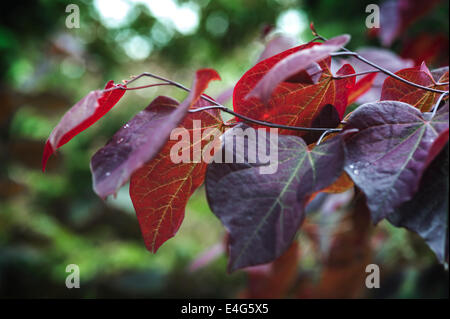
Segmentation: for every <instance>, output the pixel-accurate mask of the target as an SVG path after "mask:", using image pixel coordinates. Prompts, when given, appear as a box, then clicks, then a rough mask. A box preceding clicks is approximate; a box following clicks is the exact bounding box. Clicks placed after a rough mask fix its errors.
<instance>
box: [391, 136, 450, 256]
mask: <svg viewBox="0 0 450 319" xmlns="http://www.w3.org/2000/svg"><path fill="white" fill-rule="evenodd" d="M448 191H449V188H448V144H447V146H446V147H444V149H443V150H442V152H441V153H440V154H439V155H438V156H437V157H436V158H435V159H434V161H433V162H432V163H431V164H430V167H428V169H427V170H426V171H425V173H424V174H423V177H422V180H421V182H420V187H419V190H418V191H417V193H416V195H414V197H413V199H412V200H410V201H408V202H406V203H404V204H403V205H401V206H400V207H399V208H397V209H396V210H395V212H394V213H392V214H390V215H389V216H388V218H387V219H388V220H389V221H390V222H391V223H392V224H393V225H395V226H397V227H405V228H407V229H409V230H411V231H414V232H416V233H417V234H419V235H420V236H421V237H422V238H423V239H424V240H425V241H426V243H427V244H428V246H430V248H431V249H432V250H433V251H434V253H435V254H436V257H437V258H438V260H439V261H440V262H441V263H448Z"/></svg>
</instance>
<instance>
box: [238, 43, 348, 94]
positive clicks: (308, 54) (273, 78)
mask: <svg viewBox="0 0 450 319" xmlns="http://www.w3.org/2000/svg"><path fill="white" fill-rule="evenodd" d="M349 40H350V36H348V35H341V36H338V37H335V38H332V39H330V40H328V41H325V42H324V43H323V44H321V45H315V46H311V47H309V48H303V49H302V50H299V51H298V52H296V53H293V54H290V55H289V56H287V57H286V58H284V59H282V60H280V61H279V62H278V63H276V64H275V65H274V66H273V68H271V69H270V70H269V71H268V72H267V73H266V74H264V75H263V76H262V77H261V79H260V80H259V81H258V82H257V84H256V85H255V86H254V87H253V89H252V90H251V91H250V92H249V93H248V94H247V96H246V98H247V99H248V98H251V97H257V98H260V99H261V100H262V101H263V102H267V101H269V99H270V96H271V94H272V92H273V91H274V89H275V88H276V87H277V86H278V84H280V83H281V82H283V81H285V80H286V79H288V78H290V77H292V76H294V75H296V74H298V73H299V72H302V71H304V70H306V69H307V68H308V67H309V66H310V65H311V64H312V63H313V62H318V61H321V60H323V59H325V58H326V57H328V56H329V55H330V53H331V52H334V51H337V50H339V49H340V48H342V47H343V46H344V45H345V44H347V42H348V41H349Z"/></svg>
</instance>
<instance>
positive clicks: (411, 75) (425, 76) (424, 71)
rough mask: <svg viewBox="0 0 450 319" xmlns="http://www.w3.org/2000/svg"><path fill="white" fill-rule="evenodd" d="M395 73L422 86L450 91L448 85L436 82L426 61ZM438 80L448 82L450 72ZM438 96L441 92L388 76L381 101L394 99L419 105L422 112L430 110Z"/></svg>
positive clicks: (415, 105)
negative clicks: (417, 86) (431, 90)
mask: <svg viewBox="0 0 450 319" xmlns="http://www.w3.org/2000/svg"><path fill="white" fill-rule="evenodd" d="M395 74H397V75H398V76H400V77H402V78H404V79H406V80H408V81H410V82H413V83H416V84H419V85H422V86H426V87H429V88H433V89H437V90H446V91H448V85H437V84H436V82H435V80H434V79H433V76H432V74H431V72H430V70H428V68H427V66H426V65H425V63H422V65H420V66H418V67H413V68H408V69H403V70H400V71H398V72H396V73H395ZM437 82H438V83H445V82H448V72H446V73H444V74H443V75H442V76H441V77H440V78H439V80H438V81H437ZM438 98H439V93H435V92H430V91H426V90H424V89H421V88H416V87H414V86H411V85H409V84H407V83H404V82H401V81H399V80H397V79H395V78H393V77H388V78H387V79H386V80H385V81H384V84H383V88H382V90H381V101H386V100H393V101H400V102H405V103H408V104H411V105H412V106H414V107H417V108H418V109H419V110H421V111H422V112H427V111H429V110H430V109H431V108H432V107H433V105H434V104H435V103H436V102H437V99H438Z"/></svg>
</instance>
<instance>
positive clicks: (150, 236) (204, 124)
mask: <svg viewBox="0 0 450 319" xmlns="http://www.w3.org/2000/svg"><path fill="white" fill-rule="evenodd" d="M203 104H204V102H202V100H200V101H199V102H197V104H196V106H197V107H201V106H205V105H203ZM179 128H184V129H186V130H187V131H188V134H189V142H188V143H187V144H183V145H181V147H182V148H183V152H188V153H189V154H190V157H191V158H190V161H188V162H185V163H183V162H181V163H174V162H173V161H172V160H171V157H170V156H171V151H172V149H173V148H174V147H176V144H177V143H180V142H178V141H175V140H169V141H168V142H167V143H166V145H165V146H164V148H163V149H162V150H161V151H160V152H159V153H158V155H157V156H156V157H155V158H154V159H153V160H151V161H149V162H148V163H146V164H145V165H144V166H142V167H141V168H140V169H139V170H137V171H136V172H135V173H134V174H133V176H132V177H131V181H130V196H131V200H132V202H133V206H134V209H135V210H136V215H137V218H138V221H139V225H140V227H141V232H142V236H143V237H144V241H145V245H146V247H147V249H148V250H149V251H151V252H153V253H155V252H156V251H157V250H158V248H159V247H160V246H161V245H162V244H163V243H164V242H166V241H167V240H168V239H170V238H172V237H173V236H175V234H176V232H177V231H178V229H179V228H180V225H181V223H182V221H183V219H184V214H185V207H186V204H187V202H188V200H189V197H190V196H191V195H192V193H193V192H194V191H195V190H196V189H197V188H198V187H199V186H200V185H201V184H202V183H203V180H204V178H205V172H206V166H207V162H206V161H204V160H203V159H200V160H196V161H194V157H195V156H198V155H200V154H198V155H196V154H195V153H196V152H197V151H196V149H197V150H198V151H200V153H201V151H202V150H203V151H205V150H206V147H209V148H211V151H213V150H214V145H211V144H212V143H213V141H210V137H211V135H210V134H209V133H208V132H210V133H214V131H213V130H215V132H216V134H218V133H220V132H222V131H223V122H222V119H221V117H220V114H219V112H218V111H217V110H208V111H201V112H196V113H189V114H188V115H187V117H186V118H185V119H184V121H183V122H182V123H181V124H180V125H179ZM216 137H217V136H216ZM219 146H220V145H219ZM211 153H212V152H211Z"/></svg>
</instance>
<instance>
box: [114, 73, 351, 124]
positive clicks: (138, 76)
mask: <svg viewBox="0 0 450 319" xmlns="http://www.w3.org/2000/svg"><path fill="white" fill-rule="evenodd" d="M144 76H148V77H151V78H154V79H157V80H160V81H163V82H166V83H168V84H170V85H173V86H176V87H178V88H180V89H182V90H185V91H186V92H191V90H190V89H188V88H187V87H185V86H184V85H182V84H180V83H178V82H175V81H172V80H168V79H166V78H163V77H161V76H158V75H155V74H152V73H149V72H144V73H141V74H139V75H137V76H135V77H133V79H131V80H130V81H128V82H126V84H127V85H128V84H130V83H132V82H134V81H136V80H137V79H139V78H141V77H144ZM117 89H120V88H119V87H118V88H117ZM200 97H201V98H202V99H203V100H205V101H207V102H209V103H211V104H213V105H210V106H205V107H200V108H197V109H191V110H189V112H191V113H195V112H200V111H206V110H211V109H219V110H221V111H223V112H226V113H228V114H231V115H234V116H236V117H238V118H240V119H242V120H244V121H246V122H251V123H254V124H258V125H263V126H267V127H273V128H279V129H286V130H293V131H303V132H312V131H314V132H323V131H326V130H331V132H339V131H341V130H342V129H340V128H320V127H302V126H289V125H282V124H276V123H271V122H266V121H260V120H256V119H253V118H250V117H247V116H245V115H242V114H239V113H236V112H234V111H232V110H230V109H228V108H227V107H226V106H224V105H222V104H220V103H218V102H217V101H214V100H213V99H211V98H209V97H208V96H206V95H204V94H202V95H200Z"/></svg>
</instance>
